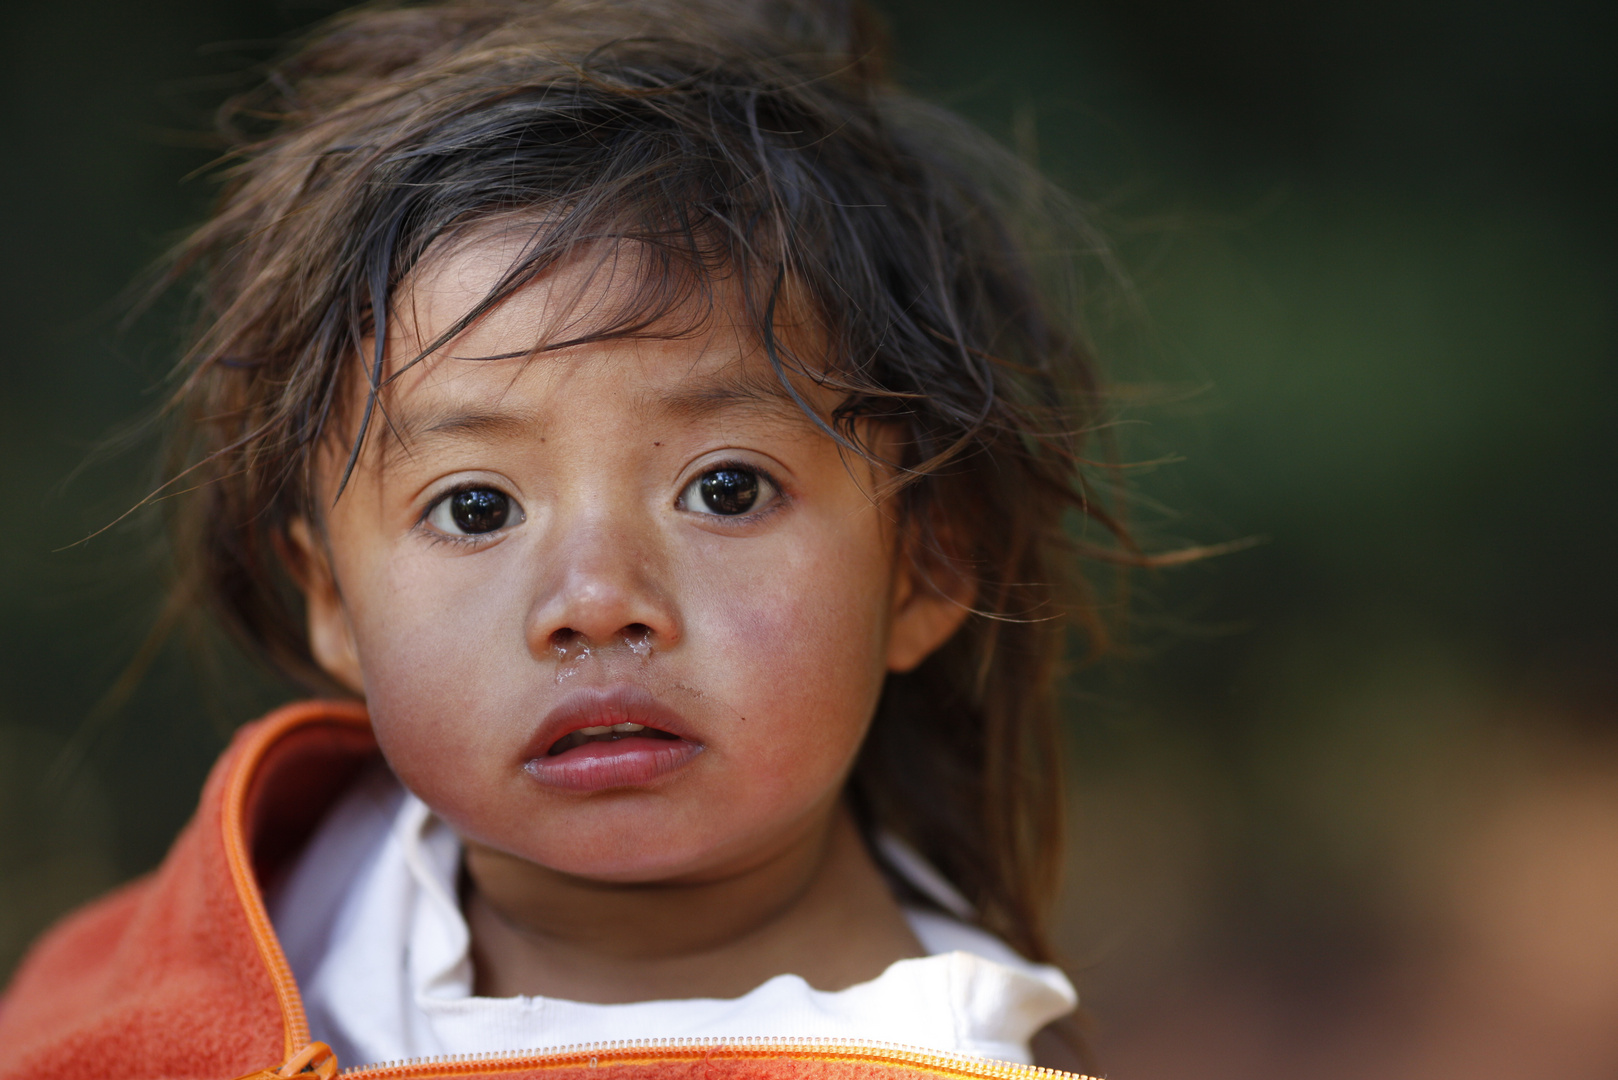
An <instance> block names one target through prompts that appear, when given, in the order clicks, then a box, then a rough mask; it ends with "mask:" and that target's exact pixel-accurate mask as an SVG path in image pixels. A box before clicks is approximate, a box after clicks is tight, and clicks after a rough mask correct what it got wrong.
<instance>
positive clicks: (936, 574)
mask: <svg viewBox="0 0 1618 1080" xmlns="http://www.w3.org/2000/svg"><path fill="white" fill-rule="evenodd" d="M894 578H895V580H894V585H893V607H892V609H891V614H890V622H889V626H888V670H889V671H909V670H911V669H912V668H914V667H915V666H916V665H917V664H919V663H921V662H922V661H923V660H925V659H927V657H929V656H931V655H932V654H933V652H934V650H936V649H937V648H938V647H939V646H941V645H943V644H944V642H946V641H948V640H949V639H950V638H951V637H952V636H953V635H954V633H955V631H957V630H959V629H960V628H961V623H963V622H965V621H966V617H967V616H968V615H970V614H971V613H972V601H973V600H975V599H976V598H977V587H976V585H975V584H974V583H973V581H972V579H971V578H970V577H968V576H967V575H965V574H963V573H961V572H960V571H959V570H958V569H957V568H956V567H954V566H952V565H950V564H949V563H948V561H947V560H945V559H942V558H934V559H927V560H925V561H921V560H918V559H916V558H913V557H909V558H901V562H900V566H899V572H898V573H897V574H895V575H894Z"/></svg>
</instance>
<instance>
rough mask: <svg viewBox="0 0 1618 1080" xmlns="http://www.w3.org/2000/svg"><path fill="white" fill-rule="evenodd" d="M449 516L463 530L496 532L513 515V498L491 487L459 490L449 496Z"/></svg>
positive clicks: (469, 531)
mask: <svg viewBox="0 0 1618 1080" xmlns="http://www.w3.org/2000/svg"><path fill="white" fill-rule="evenodd" d="M449 516H450V517H451V518H453V519H454V521H455V525H456V527H457V528H459V529H460V530H461V531H462V532H466V533H486V532H494V530H496V529H498V528H500V526H502V525H504V524H505V523H506V519H507V518H509V517H510V516H511V499H510V498H508V497H507V496H505V495H504V494H502V493H500V492H498V491H494V490H491V489H490V488H473V489H472V490H471V491H457V492H456V493H455V494H454V495H451V496H450V497H449Z"/></svg>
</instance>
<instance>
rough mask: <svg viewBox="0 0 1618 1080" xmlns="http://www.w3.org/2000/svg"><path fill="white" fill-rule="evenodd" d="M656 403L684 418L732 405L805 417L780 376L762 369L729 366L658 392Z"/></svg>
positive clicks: (700, 416)
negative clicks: (768, 373)
mask: <svg viewBox="0 0 1618 1080" xmlns="http://www.w3.org/2000/svg"><path fill="white" fill-rule="evenodd" d="M651 404H652V405H653V407H654V408H655V409H656V410H657V411H658V412H661V413H664V414H667V415H673V416H676V417H679V418H680V419H683V420H701V419H705V418H706V417H709V416H712V415H713V414H715V413H719V412H726V411H729V410H732V409H745V410H757V411H760V412H764V413H770V414H774V415H777V416H783V417H787V418H790V419H803V418H804V416H803V407H802V406H801V405H799V404H798V402H797V401H796V400H795V399H794V398H793V396H792V394H791V392H790V391H789V390H788V389H787V388H786V386H784V385H783V384H782V382H781V380H780V379H778V378H775V377H773V375H764V374H763V373H759V372H751V371H747V372H737V371H734V370H726V371H723V372H720V373H718V374H715V375H710V376H707V377H705V378H703V379H700V380H695V381H693V382H689V383H682V384H681V385H680V386H678V387H676V388H674V389H672V390H668V391H665V392H663V393H660V394H658V395H656V397H655V398H654V399H653V400H652V403H651Z"/></svg>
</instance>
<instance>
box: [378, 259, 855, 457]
mask: <svg viewBox="0 0 1618 1080" xmlns="http://www.w3.org/2000/svg"><path fill="white" fill-rule="evenodd" d="M520 253H521V244H520V239H519V238H514V237H512V236H511V235H510V234H509V233H500V234H496V235H495V236H494V237H492V238H490V239H488V240H484V241H481V242H474V243H466V244H459V245H456V246H455V247H453V248H449V249H447V250H445V251H444V252H442V253H441V254H438V255H436V256H435V257H434V258H432V259H431V260H426V261H424V263H423V265H422V266H421V267H420V269H419V270H418V271H417V272H415V273H413V274H411V275H410V276H409V277H408V278H407V279H406V281H405V282H404V283H403V285H402V286H401V287H400V289H399V291H398V293H397V294H396V297H395V301H394V304H393V310H394V312H395V314H394V320H393V325H392V326H390V328H389V333H388V343H387V350H386V352H387V357H386V366H385V372H384V374H385V379H384V384H385V385H384V390H383V393H382V404H383V407H384V409H385V411H386V414H387V418H388V423H387V429H388V431H389V432H390V434H391V436H392V437H391V438H389V439H386V440H385V441H386V442H390V443H396V444H403V445H409V444H411V443H412V442H414V441H416V440H419V439H421V438H430V437H434V436H437V435H440V434H443V433H445V432H457V433H467V432H471V431H479V432H486V433H495V432H499V431H501V430H505V431H510V432H515V431H517V430H518V429H519V428H520V427H528V428H530V429H531V428H532V426H533V425H536V424H539V425H543V424H544V423H546V422H547V420H554V419H555V417H554V416H553V415H550V414H552V413H554V412H555V410H557V409H569V408H577V407H578V405H579V400H580V399H579V398H578V396H577V392H586V393H593V394H596V395H601V394H603V393H605V394H608V395H610V396H612V397H614V398H615V399H616V400H617V401H618V402H620V403H627V404H628V405H629V406H630V407H631V408H633V409H634V410H636V412H637V413H638V414H639V415H640V416H641V417H642V418H644V419H645V420H646V421H647V422H654V421H659V420H664V421H675V422H688V423H696V422H702V421H705V420H710V419H713V418H716V417H718V416H721V415H726V416H732V417H734V416H737V415H739V414H749V415H752V416H754V417H762V418H766V419H772V420H775V421H779V422H785V423H788V424H793V425H808V426H810V427H814V426H816V425H815V421H814V420H813V419H811V418H810V417H809V416H808V415H807V414H806V413H805V411H804V406H805V404H807V405H809V407H810V408H811V409H813V410H814V411H815V412H817V413H819V414H821V416H826V415H829V414H830V412H831V410H832V408H833V407H834V406H835V405H836V400H835V395H833V394H830V393H828V391H827V389H826V388H825V387H824V386H822V385H821V384H820V381H819V380H817V379H815V378H813V377H811V376H809V375H808V374H806V373H802V372H798V373H790V374H788V375H787V376H786V378H785V379H783V376H782V375H781V374H780V373H779V372H778V371H777V369H776V367H775V366H774V365H772V364H771V362H770V360H769V357H768V353H767V351H766V349H765V348H764V346H763V343H762V341H761V340H760V337H759V334H758V333H757V332H756V330H755V328H754V327H753V326H752V325H751V323H750V322H749V321H748V318H747V314H746V311H745V309H744V307H743V303H742V297H741V290H740V289H739V287H737V286H736V285H735V283H734V282H730V281H726V280H724V279H715V280H714V281H713V282H712V283H710V287H707V288H703V289H693V288H687V289H686V290H685V292H684V293H683V294H681V295H680V296H679V300H680V302H679V303H677V304H673V305H670V308H669V310H667V311H664V312H661V313H660V314H661V317H660V318H658V319H656V320H655V321H653V322H652V323H651V324H650V325H648V326H646V327H645V328H644V329H643V330H642V331H640V332H637V333H634V334H628V335H623V336H613V335H612V334H610V333H608V334H607V335H606V336H601V337H592V335H594V334H598V333H600V332H601V328H602V327H603V326H611V325H612V322H613V320H614V319H616V318H618V317H619V314H620V312H621V309H622V307H623V306H624V305H625V304H627V303H631V302H633V300H634V296H633V295H631V296H627V297H626V295H625V294H626V293H633V294H635V295H638V290H642V289H644V288H645V287H646V285H647V282H646V281H645V277H646V274H647V273H648V272H649V271H648V269H647V260H646V259H645V258H644V257H642V254H641V253H639V252H637V251H636V250H635V245H631V244H623V243H620V244H616V245H613V246H611V247H601V248H598V249H596V250H592V251H590V252H586V253H583V254H582V255H580V256H579V257H577V258H575V259H573V260H572V261H570V262H568V263H565V264H563V265H561V266H559V267H557V268H555V269H554V270H551V271H549V272H547V273H545V274H543V275H540V276H539V277H537V278H536V279H535V280H533V281H532V282H530V283H528V284H526V285H524V286H522V287H521V288H519V289H517V290H516V291H515V292H514V293H512V294H511V295H510V296H508V297H507V298H506V299H504V300H502V301H501V302H500V303H499V304H497V305H496V306H495V307H494V308H493V309H492V310H490V311H488V312H487V313H486V314H484V315H483V316H482V317H480V318H479V319H477V320H476V321H474V322H473V323H472V324H471V325H470V326H468V327H467V328H466V329H465V330H464V331H463V332H461V333H460V334H458V335H457V336H455V337H453V338H452V339H450V340H449V341H447V342H444V343H443V344H442V345H441V347H439V348H437V349H433V350H432V351H431V352H430V353H429V354H428V355H425V356H423V355H422V353H423V352H424V350H427V349H428V348H429V346H431V345H432V344H433V343H434V342H435V341H437V339H438V338H439V337H440V336H441V335H443V334H444V333H446V332H447V331H448V330H449V329H451V328H453V327H454V326H455V324H456V322H457V321H458V320H460V319H461V318H462V317H463V316H465V315H466V313H467V312H468V311H470V310H471V309H473V308H474V307H476V306H477V304H478V303H479V302H481V301H482V300H483V298H484V297H485V296H487V295H488V294H489V293H490V291H491V290H492V289H494V288H495V287H496V286H497V285H498V283H499V282H500V280H501V278H502V276H503V275H504V274H505V273H506V272H507V270H508V269H509V267H510V266H511V265H512V262H513V260H514V259H515V258H517V257H518V256H519V255H520ZM653 284H654V285H655V284H657V283H653ZM579 339H584V340H583V341H580V340H579ZM816 340H817V335H811V334H807V333H804V332H802V331H801V330H800V329H798V328H795V327H793V326H790V325H789V326H787V327H785V328H784V332H783V343H786V342H790V343H791V345H792V346H796V347H795V348H793V349H792V354H793V355H794V356H801V355H802V354H803V353H805V352H809V353H810V355H811V357H812V358H813V357H818V355H819V354H817V353H815V352H814V342H815V341H816ZM568 342H578V343H576V344H567V343H568ZM800 343H805V344H807V345H809V346H810V347H809V348H808V349H805V348H804V347H803V344H800ZM822 352H823V350H822ZM816 362H818V360H817V361H816ZM789 384H790V385H789ZM581 388H582V389H581Z"/></svg>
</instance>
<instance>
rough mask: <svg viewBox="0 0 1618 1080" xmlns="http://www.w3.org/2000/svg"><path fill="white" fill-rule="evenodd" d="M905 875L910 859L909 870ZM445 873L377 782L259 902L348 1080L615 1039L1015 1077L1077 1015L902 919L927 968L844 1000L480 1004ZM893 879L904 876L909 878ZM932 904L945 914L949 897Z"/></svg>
mask: <svg viewBox="0 0 1618 1080" xmlns="http://www.w3.org/2000/svg"><path fill="white" fill-rule="evenodd" d="M917 858H918V857H916V856H915V855H914V853H913V852H912V853H910V854H909V855H908V859H909V860H910V861H911V862H912V864H914V862H915V861H917ZM460 859H461V845H460V840H459V838H457V837H456V836H455V834H454V833H453V832H451V831H450V829H449V827H448V826H447V825H445V824H444V822H443V821H441V820H440V819H439V818H438V817H437V816H436V815H434V814H433V812H432V811H431V810H430V809H429V808H428V807H427V806H426V804H424V803H423V802H422V801H421V800H420V799H418V798H416V797H415V796H414V795H412V794H410V793H409V792H407V791H405V789H404V788H403V787H402V786H401V785H400V784H399V782H398V781H397V780H396V779H394V777H393V775H392V774H391V773H389V772H387V771H386V770H385V769H378V770H376V771H374V772H371V773H368V774H366V775H365V776H364V777H363V778H362V779H361V780H360V782H359V783H357V784H356V785H355V787H354V788H353V790H352V791H350V792H349V793H348V794H347V795H346V796H344V798H343V799H342V800H341V801H340V802H339V803H338V804H337V805H336V806H335V807H334V808H333V809H332V811H331V813H330V814H329V815H327V817H326V819H325V821H324V822H322V824H321V825H320V827H319V829H318V830H317V831H316V832H315V835H314V837H313V838H312V839H311V840H310V842H309V844H308V846H307V847H306V848H305V849H304V851H303V853H302V854H301V855H300V856H299V857H298V860H297V862H296V864H295V865H294V866H293V868H292V871H291V873H290V875H289V876H288V877H287V878H286V879H285V880H284V882H283V883H282V884H281V885H280V887H279V888H277V889H276V890H275V891H274V893H273V895H272V896H271V897H270V904H269V907H270V918H271V921H272V922H273V923H274V925H275V929H276V933H277V934H278V935H279V937H280V939H281V944H282V947H283V948H284V949H285V950H286V955H287V960H288V962H289V963H290V964H291V965H292V972H293V974H294V976H296V978H297V981H298V986H299V987H300V988H301V990H302V991H303V999H304V1007H305V1010H306V1011H307V1013H308V1016H309V1026H310V1030H311V1032H312V1037H313V1038H315V1039H318V1040H320V1041H322V1042H325V1043H327V1044H328V1045H330V1046H331V1048H332V1049H333V1050H334V1051H335V1052H336V1053H337V1058H338V1061H339V1062H341V1063H342V1065H343V1066H344V1067H345V1068H346V1067H351V1066H356V1065H366V1064H374V1063H376V1062H379V1061H388V1060H396V1059H400V1058H411V1057H427V1056H433V1055H440V1054H470V1053H486V1052H496V1053H498V1052H516V1051H526V1050H543V1049H547V1048H559V1047H562V1046H567V1045H571V1044H575V1043H588V1042H609V1041H614V1040H619V1039H646V1038H680V1037H689V1038H699V1039H711V1040H715V1041H722V1040H726V1039H735V1038H744V1037H749V1036H753V1037H765V1038H780V1039H795V1038H845V1039H862V1040H869V1041H873V1042H887V1043H901V1044H905V1045H910V1046H917V1047H923V1048H927V1049H932V1050H943V1051H952V1052H955V1053H961V1054H970V1055H973V1056H977V1057H984V1058H991V1059H996V1060H1002V1061H1019V1062H1024V1063H1027V1062H1029V1061H1030V1060H1031V1058H1030V1054H1029V1050H1028V1040H1029V1038H1030V1037H1031V1036H1032V1035H1033V1034H1034V1033H1035V1032H1036V1031H1038V1030H1039V1029H1040V1028H1042V1027H1044V1026H1045V1025H1046V1024H1047V1023H1049V1022H1050V1021H1052V1020H1054V1019H1056V1018H1057V1017H1059V1016H1062V1015H1063V1014H1065V1013H1067V1012H1069V1011H1071V1010H1072V1009H1073V1008H1074V1007H1075V1006H1076V1005H1077V1004H1078V995H1077V994H1076V993H1075V992H1074V990H1073V986H1072V984H1071V983H1070V982H1068V980H1067V978H1066V976H1064V975H1063V974H1062V973H1061V972H1060V971H1059V970H1057V969H1056V968H1054V967H1051V966H1048V965H1044V964H1034V963H1030V962H1029V961H1027V960H1024V959H1023V958H1022V957H1020V956H1018V955H1017V954H1016V953H1015V952H1013V951H1012V950H1011V949H1010V948H1009V947H1007V946H1006V945H1005V943H1003V942H1002V941H1000V940H999V939H998V938H995V937H993V936H991V935H990V934H987V933H985V932H984V931H982V930H979V929H977V928H976V927H973V926H969V925H967V924H966V923H964V922H962V921H960V920H958V919H954V918H950V917H948V916H944V915H938V914H934V913H932V912H928V911H922V910H919V909H912V908H906V909H905V917H906V918H907V919H908V920H909V923H910V928H911V930H912V931H914V933H915V935H916V938H917V940H918V941H920V942H921V944H922V946H923V947H924V948H925V949H926V950H927V951H928V953H929V954H930V955H928V956H926V957H921V958H918V959H911V960H900V961H897V962H895V963H894V964H892V965H890V966H889V967H888V969H887V970H886V971H884V972H883V973H882V974H881V975H879V976H877V977H876V978H875V979H872V980H871V981H870V982H865V983H860V984H858V985H856V986H850V987H848V988H847V989H845V990H838V991H824V990H816V989H814V988H813V987H811V986H810V985H809V984H808V983H806V982H805V981H804V980H803V979H802V978H800V977H798V976H797V975H777V976H776V977H775V978H773V979H770V980H769V981H767V982H765V983H764V984H763V985H761V986H759V987H757V988H755V989H753V990H752V991H750V992H748V993H746V994H743V995H742V996H741V997H738V998H728V999H720V998H691V999H685V1000H673V1001H640V1002H631V1003H627V1004H616V1005H597V1004H591V1003H588V1002H579V1001H565V1000H561V999H557V998H545V997H526V996H518V997H510V998H486V997H477V996H475V995H474V994H473V993H472V960H471V950H470V946H471V934H470V932H469V931H468V929H467V925H466V920H465V918H464V917H463V916H462V914H461V910H460V906H459V904H458V903H457V902H456V899H455V897H456V888H455V883H456V876H457V874H458V872H459V866H460ZM898 861H901V862H902V861H905V860H903V859H901V860H898ZM921 866H922V870H921V874H920V876H921V877H925V876H926V874H927V873H928V872H931V875H932V877H933V879H934V880H930V881H929V880H917V881H916V882H915V883H916V884H917V886H918V887H920V888H922V889H923V891H924V892H929V893H931V892H936V891H938V889H939V886H940V884H941V883H942V879H938V878H937V873H936V871H931V868H930V867H926V866H925V864H921ZM903 869H905V870H906V872H907V874H908V876H911V877H917V876H918V874H917V872H916V869H915V867H914V865H912V866H911V867H908V868H903ZM943 887H944V888H945V889H947V888H948V886H947V884H944V885H943ZM942 899H944V901H945V904H946V906H950V904H951V903H954V904H955V905H956V906H958V905H959V900H958V897H957V898H955V899H953V900H952V899H951V898H950V897H948V896H945V897H943V898H942Z"/></svg>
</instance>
